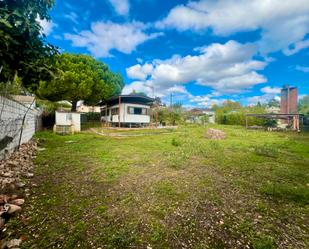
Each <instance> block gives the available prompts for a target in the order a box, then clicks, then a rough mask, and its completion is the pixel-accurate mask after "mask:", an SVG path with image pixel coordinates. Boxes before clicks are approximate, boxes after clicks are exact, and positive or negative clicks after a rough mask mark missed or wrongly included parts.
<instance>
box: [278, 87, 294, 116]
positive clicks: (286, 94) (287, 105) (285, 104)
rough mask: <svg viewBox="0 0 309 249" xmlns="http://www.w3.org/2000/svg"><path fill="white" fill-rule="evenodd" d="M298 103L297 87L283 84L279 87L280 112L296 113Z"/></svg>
mask: <svg viewBox="0 0 309 249" xmlns="http://www.w3.org/2000/svg"><path fill="white" fill-rule="evenodd" d="M297 104H298V89H297V87H290V86H288V85H285V86H284V87H283V88H282V89H281V105H280V113H281V114H294V113H297Z"/></svg>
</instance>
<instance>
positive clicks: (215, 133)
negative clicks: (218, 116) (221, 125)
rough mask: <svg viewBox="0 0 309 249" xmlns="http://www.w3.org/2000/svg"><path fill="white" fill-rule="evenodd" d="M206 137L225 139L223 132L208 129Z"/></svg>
mask: <svg viewBox="0 0 309 249" xmlns="http://www.w3.org/2000/svg"><path fill="white" fill-rule="evenodd" d="M206 137H207V138H209V139H215V140H222V139H225V138H226V135H225V132H223V131H221V130H217V129H212V128H209V129H208V130H207V133H206Z"/></svg>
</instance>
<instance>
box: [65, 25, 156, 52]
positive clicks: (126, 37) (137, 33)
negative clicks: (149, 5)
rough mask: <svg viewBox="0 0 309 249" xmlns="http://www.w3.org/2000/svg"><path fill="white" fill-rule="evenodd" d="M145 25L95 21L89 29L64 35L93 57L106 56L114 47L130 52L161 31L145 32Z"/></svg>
mask: <svg viewBox="0 0 309 249" xmlns="http://www.w3.org/2000/svg"><path fill="white" fill-rule="evenodd" d="M145 30H146V25H144V24H143V23H141V22H131V23H124V24H119V23H113V22H95V23H92V25H91V30H83V31H81V32H80V33H79V34H69V33H66V34H65V35H64V37H65V39H67V40H71V41H72V45H73V46H75V47H85V48H87V49H88V51H90V53H91V54H92V55H93V56H94V57H97V58H99V57H108V56H111V55H110V51H111V50H113V49H115V50H118V51H120V52H122V53H125V54H130V53H131V52H132V51H133V50H135V49H136V47H137V46H138V45H140V44H142V43H144V42H145V41H148V40H150V39H154V38H156V37H158V36H160V35H162V33H151V34H147V33H146V31H145Z"/></svg>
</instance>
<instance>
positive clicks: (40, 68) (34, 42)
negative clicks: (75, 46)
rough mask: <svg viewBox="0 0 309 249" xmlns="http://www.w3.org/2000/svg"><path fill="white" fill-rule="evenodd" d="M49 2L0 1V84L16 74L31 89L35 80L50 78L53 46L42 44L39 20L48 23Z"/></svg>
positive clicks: (33, 87)
mask: <svg viewBox="0 0 309 249" xmlns="http://www.w3.org/2000/svg"><path fill="white" fill-rule="evenodd" d="M53 3H54V1H53V0H41V1H32V0H14V1H12V0H3V1H0V10H1V11H0V58H1V64H0V67H2V69H3V70H2V72H1V74H0V83H1V84H8V83H11V82H12V81H13V79H14V77H16V75H18V76H19V77H21V79H22V82H23V85H24V86H25V87H26V88H28V89H31V90H35V89H36V87H37V85H38V84H39V80H50V79H51V78H52V77H53V70H52V64H53V63H52V62H53V61H52V58H53V56H54V54H56V53H57V50H56V49H55V47H53V46H52V45H50V44H46V43H45V42H44V38H45V37H44V35H42V34H41V31H42V27H41V26H40V24H39V22H38V21H37V20H38V18H39V19H46V20H49V15H48V10H50V9H51V7H52V6H53Z"/></svg>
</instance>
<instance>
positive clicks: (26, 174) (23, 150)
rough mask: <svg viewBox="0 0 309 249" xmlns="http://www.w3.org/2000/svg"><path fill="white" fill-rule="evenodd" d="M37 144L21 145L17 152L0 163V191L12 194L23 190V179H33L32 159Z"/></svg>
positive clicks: (31, 142)
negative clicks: (16, 190)
mask: <svg viewBox="0 0 309 249" xmlns="http://www.w3.org/2000/svg"><path fill="white" fill-rule="evenodd" d="M36 150H37V144H36V142H35V141H30V142H28V143H25V144H22V145H21V146H20V148H19V150H18V151H15V152H13V153H12V154H11V155H10V157H9V158H8V159H7V160H1V161H0V190H1V192H2V193H3V192H8V191H9V192H12V191H14V190H15V189H18V188H23V187H24V186H25V183H24V181H23V179H24V178H25V179H27V178H31V177H33V173H32V170H33V159H34V158H35V154H36Z"/></svg>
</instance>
